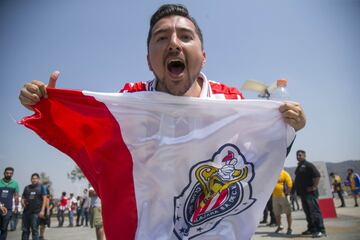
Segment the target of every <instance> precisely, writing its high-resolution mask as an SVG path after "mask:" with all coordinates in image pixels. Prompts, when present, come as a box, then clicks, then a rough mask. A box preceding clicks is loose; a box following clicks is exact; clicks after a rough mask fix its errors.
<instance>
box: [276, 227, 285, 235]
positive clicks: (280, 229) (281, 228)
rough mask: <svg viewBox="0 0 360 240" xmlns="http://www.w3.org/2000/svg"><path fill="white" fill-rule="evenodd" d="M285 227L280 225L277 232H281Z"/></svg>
mask: <svg viewBox="0 0 360 240" xmlns="http://www.w3.org/2000/svg"><path fill="white" fill-rule="evenodd" d="M283 229H284V227H283V226H281V225H280V226H278V227H277V229H276V230H275V233H279V232H280V231H282V230H283Z"/></svg>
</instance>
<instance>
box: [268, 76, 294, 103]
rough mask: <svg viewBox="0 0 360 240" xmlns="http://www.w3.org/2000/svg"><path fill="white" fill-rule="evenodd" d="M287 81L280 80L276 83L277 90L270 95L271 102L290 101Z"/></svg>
mask: <svg viewBox="0 0 360 240" xmlns="http://www.w3.org/2000/svg"><path fill="white" fill-rule="evenodd" d="M286 86H287V79H279V80H277V81H276V88H275V90H274V91H273V92H272V93H271V94H270V100H276V101H286V100H289V92H288V91H287V89H286Z"/></svg>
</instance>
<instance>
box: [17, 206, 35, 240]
mask: <svg viewBox="0 0 360 240" xmlns="http://www.w3.org/2000/svg"><path fill="white" fill-rule="evenodd" d="M30 229H31V233H32V239H33V240H39V214H38V213H30V212H27V211H24V212H23V217H22V238H21V239H22V240H28V239H29V236H30Z"/></svg>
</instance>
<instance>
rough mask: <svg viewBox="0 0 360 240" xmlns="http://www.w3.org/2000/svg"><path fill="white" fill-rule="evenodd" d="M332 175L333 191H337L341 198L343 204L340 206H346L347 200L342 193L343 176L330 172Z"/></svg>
mask: <svg viewBox="0 0 360 240" xmlns="http://www.w3.org/2000/svg"><path fill="white" fill-rule="evenodd" d="M330 177H331V179H332V183H331V184H332V185H333V192H334V193H337V194H338V196H339V199H340V201H341V205H340V206H339V207H345V201H344V197H343V194H342V187H341V177H340V176H339V175H336V174H335V173H333V172H332V173H330Z"/></svg>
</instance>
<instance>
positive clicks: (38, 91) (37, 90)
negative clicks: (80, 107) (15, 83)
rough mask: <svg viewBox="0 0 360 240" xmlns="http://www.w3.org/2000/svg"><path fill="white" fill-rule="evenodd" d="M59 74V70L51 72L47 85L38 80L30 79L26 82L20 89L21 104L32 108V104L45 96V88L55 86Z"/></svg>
mask: <svg viewBox="0 0 360 240" xmlns="http://www.w3.org/2000/svg"><path fill="white" fill-rule="evenodd" d="M59 74H60V72H59V71H54V72H52V73H51V75H50V79H49V82H48V84H47V85H45V84H44V83H43V82H41V81H39V80H32V81H31V82H29V83H26V84H25V85H24V87H23V88H22V89H21V90H20V95H19V99H20V102H21V104H22V105H24V106H25V107H26V108H27V109H29V110H33V108H32V106H33V105H35V104H36V103H38V102H39V101H40V100H41V98H47V92H46V88H47V87H50V88H54V87H55V86H56V80H57V79H58V78H59Z"/></svg>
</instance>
